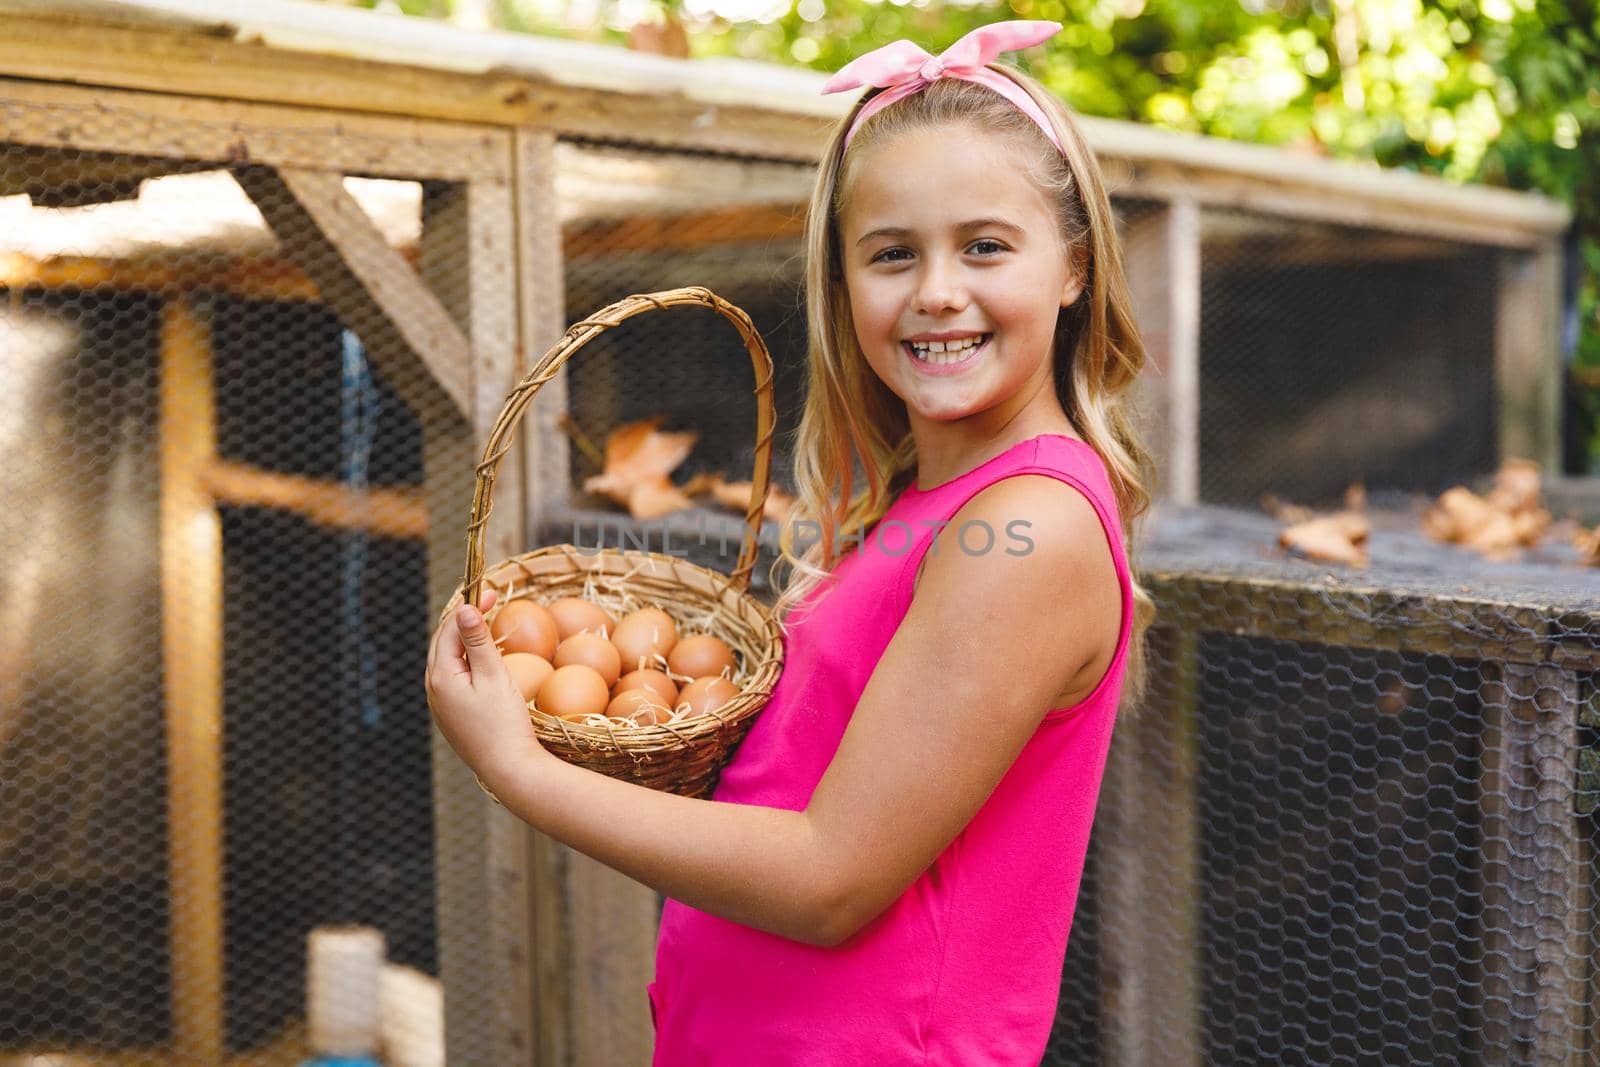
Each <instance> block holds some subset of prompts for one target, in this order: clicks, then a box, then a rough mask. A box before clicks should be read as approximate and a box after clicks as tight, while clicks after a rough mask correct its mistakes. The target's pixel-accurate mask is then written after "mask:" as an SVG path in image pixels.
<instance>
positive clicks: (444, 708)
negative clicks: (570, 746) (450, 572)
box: [424, 589, 548, 790]
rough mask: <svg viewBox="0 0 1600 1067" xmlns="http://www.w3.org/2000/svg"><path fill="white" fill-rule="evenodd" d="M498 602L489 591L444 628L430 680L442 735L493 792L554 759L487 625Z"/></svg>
mask: <svg viewBox="0 0 1600 1067" xmlns="http://www.w3.org/2000/svg"><path fill="white" fill-rule="evenodd" d="M494 602H495V593H494V590H492V589H485V590H484V591H483V593H482V595H481V597H480V598H479V600H478V605H479V607H478V610H474V609H473V608H470V607H468V606H467V605H465V604H463V605H462V606H461V607H459V608H457V609H456V610H455V611H453V612H451V613H450V615H449V616H447V617H446V618H445V620H444V621H443V622H441V623H440V624H439V629H438V630H437V631H436V632H435V633H434V635H433V645H432V646H431V647H430V648H429V650H428V673H427V676H426V678H425V680H424V685H425V687H426V688H427V691H428V707H430V708H432V709H433V721H434V722H436V723H437V724H438V726H439V732H440V733H442V734H444V738H445V740H446V741H448V742H450V747H451V748H453V749H455V751H456V755H458V756H460V757H461V759H462V762H464V763H466V765H467V766H468V767H471V768H472V770H473V773H474V774H476V775H477V776H478V778H479V780H481V781H482V782H483V784H484V785H485V786H487V787H488V788H489V789H491V790H493V789H495V788H496V784H497V781H498V780H500V779H502V778H503V777H504V776H505V775H506V774H507V773H515V772H516V771H517V770H518V769H526V765H527V764H528V763H529V762H530V761H532V760H535V759H538V758H540V757H542V756H548V753H547V752H545V750H544V748H543V747H542V746H541V745H540V744H539V741H538V738H537V737H535V736H534V733H533V724H532V723H531V722H530V721H529V719H528V706H527V704H525V703H524V702H523V699H522V694H521V693H519V692H518V691H517V687H516V685H515V684H513V683H512V681H511V675H510V673H509V672H508V671H507V670H506V667H505V664H504V663H502V662H501V661H500V651H499V650H498V649H497V648H495V647H494V640H493V638H491V637H490V636H489V627H488V626H487V625H486V624H485V623H484V621H483V612H486V611H488V610H489V609H490V608H491V607H493V606H494Z"/></svg>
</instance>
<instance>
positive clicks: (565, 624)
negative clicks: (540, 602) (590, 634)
mask: <svg viewBox="0 0 1600 1067" xmlns="http://www.w3.org/2000/svg"><path fill="white" fill-rule="evenodd" d="M545 606H546V607H547V608H548V609H549V610H550V615H551V616H552V617H553V618H554V619H555V620H556V630H557V631H558V632H559V633H560V634H561V640H563V641H565V640H566V639H567V638H569V637H571V636H572V635H573V634H577V633H582V632H583V631H585V630H592V631H594V632H595V633H597V634H604V635H605V636H606V637H610V636H611V631H612V630H613V629H615V628H616V625H617V624H616V623H615V622H613V621H612V619H611V616H610V615H607V614H606V611H605V609H604V608H602V607H601V606H600V605H599V604H596V603H594V602H593V601H591V600H585V599H583V598H582V597H576V596H564V597H562V598H560V599H559V600H552V601H551V602H550V603H549V604H547V605H545Z"/></svg>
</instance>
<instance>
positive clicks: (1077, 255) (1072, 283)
mask: <svg viewBox="0 0 1600 1067" xmlns="http://www.w3.org/2000/svg"><path fill="white" fill-rule="evenodd" d="M1088 276H1089V264H1088V256H1087V255H1086V254H1085V253H1084V251H1083V249H1082V248H1075V249H1073V250H1072V253H1071V254H1070V255H1068V256H1067V281H1066V284H1065V285H1063V286H1062V287H1061V306H1062V307H1070V306H1072V304H1074V303H1076V302H1077V299H1078V297H1080V296H1082V295H1083V279H1084V278H1086V277H1088Z"/></svg>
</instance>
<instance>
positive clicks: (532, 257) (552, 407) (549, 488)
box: [512, 129, 581, 1067]
mask: <svg viewBox="0 0 1600 1067" xmlns="http://www.w3.org/2000/svg"><path fill="white" fill-rule="evenodd" d="M512 152H513V156H514V164H515V171H514V174H515V178H514V181H513V185H512V190H513V193H514V196H515V201H516V202H515V208H516V214H517V259H518V285H517V292H518V296H519V305H518V310H519V312H520V315H521V320H520V323H519V333H520V336H521V343H522V350H523V370H524V372H526V370H527V368H529V367H531V366H533V364H534V362H535V361H536V360H538V359H539V357H540V356H542V355H543V354H544V353H545V352H547V351H549V349H550V347H551V346H552V345H553V344H555V343H556V342H557V341H559V340H560V339H561V335H562V334H563V333H564V332H565V331H566V325H567V323H566V284H565V276H564V271H565V262H564V259H565V257H564V256H563V253H562V232H561V222H560V218H559V216H558V214H557V211H556V206H557V196H556V139H555V137H554V135H552V134H549V133H545V132H542V131H537V130H526V129H523V130H518V131H517V132H516V134H515V139H514V141H513V149H512ZM566 409H567V371H566V368H565V367H563V368H561V369H560V370H559V371H558V372H557V373H556V376H555V377H554V378H551V379H550V381H548V382H546V383H545V384H544V386H543V387H542V388H541V389H540V390H539V395H538V396H536V397H535V398H534V401H533V403H532V405H530V406H529V408H528V410H527V412H526V414H524V415H523V423H522V427H521V429H520V433H519V436H518V441H519V443H520V445H521V457H522V459H523V462H524V469H525V470H526V471H527V472H528V478H527V489H528V491H527V499H526V505H525V508H524V516H525V518H524V528H525V529H526V530H527V531H528V532H529V534H530V536H537V534H538V531H539V530H541V529H542V528H543V525H544V523H545V521H546V519H547V518H548V517H549V516H550V515H551V514H552V512H553V511H554V510H555V509H557V508H559V507H562V506H564V505H565V504H566V498H567V490H568V481H569V479H568V474H567V471H568V469H569V466H568V454H567V436H566V434H564V433H563V432H562V431H561V429H560V428H559V426H558V425H557V422H556V420H557V418H558V417H559V416H560V415H561V413H562V412H564V411H566ZM528 835H529V857H528V890H529V901H528V905H529V909H530V911H531V913H532V916H531V920H530V921H531V924H532V933H531V942H532V953H533V959H532V967H533V975H532V993H533V1027H534V1052H535V1056H534V1062H535V1063H538V1064H540V1065H541V1067H543V1065H556V1064H561V1065H565V1064H569V1063H571V1062H572V1030H573V1026H572V1023H573V1018H572V995H571V994H572V977H573V974H574V970H573V956H572V942H571V939H570V938H569V937H568V936H567V930H568V922H569V918H568V915H567V893H566V873H567V865H568V862H569V861H570V860H571V858H572V857H573V856H574V855H576V853H574V852H573V851H572V850H571V849H569V848H567V847H566V846H565V845H563V844H561V843H560V842H558V841H555V840H553V839H551V838H549V837H547V836H545V835H544V834H541V833H539V832H537V831H535V830H529V831H528ZM580 858H581V857H580Z"/></svg>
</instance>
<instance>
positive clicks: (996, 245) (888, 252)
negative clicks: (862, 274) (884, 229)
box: [872, 237, 1005, 263]
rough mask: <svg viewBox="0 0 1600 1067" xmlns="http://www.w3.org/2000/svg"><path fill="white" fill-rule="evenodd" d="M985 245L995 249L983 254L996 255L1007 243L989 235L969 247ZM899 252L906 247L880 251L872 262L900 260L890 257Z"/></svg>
mask: <svg viewBox="0 0 1600 1067" xmlns="http://www.w3.org/2000/svg"><path fill="white" fill-rule="evenodd" d="M984 245H988V246H990V247H991V248H992V249H993V250H994V251H992V252H984V253H980V254H981V255H995V254H996V253H998V252H1004V251H1005V245H1003V244H1001V243H1000V242H999V241H995V240H991V239H989V238H987V237H985V238H984V239H983V240H981V241H974V242H972V244H971V245H969V246H968V247H969V248H979V247H981V246H984ZM897 252H906V249H904V248H886V249H884V250H883V251H882V252H879V253H878V254H877V255H875V256H873V257H872V262H873V263H879V262H882V263H891V262H898V261H897V260H891V259H889V258H888V257H889V256H891V255H894V254H895V253H897Z"/></svg>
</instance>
